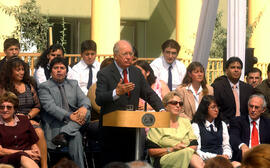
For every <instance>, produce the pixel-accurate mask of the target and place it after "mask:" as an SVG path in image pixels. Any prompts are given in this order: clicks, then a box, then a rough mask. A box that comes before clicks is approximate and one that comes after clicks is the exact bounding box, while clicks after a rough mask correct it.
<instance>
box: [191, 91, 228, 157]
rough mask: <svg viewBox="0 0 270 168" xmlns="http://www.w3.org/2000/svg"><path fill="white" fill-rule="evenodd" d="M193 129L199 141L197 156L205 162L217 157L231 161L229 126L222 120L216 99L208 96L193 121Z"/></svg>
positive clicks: (202, 101) (203, 100) (203, 99)
mask: <svg viewBox="0 0 270 168" xmlns="http://www.w3.org/2000/svg"><path fill="white" fill-rule="evenodd" d="M192 128H193V130H194V133H195V135H196V136H197V140H198V148H197V154H198V155H200V157H201V158H202V159H203V160H206V159H210V158H213V157H216V156H222V157H224V158H226V159H231V157H232V149H231V146H230V143H229V138H230V137H229V134H228V129H227V125H226V124H225V122H223V121H222V120H221V118H220V113H219V109H218V106H217V104H216V100H215V97H214V96H212V95H206V96H204V97H203V98H202V100H201V103H200V105H199V107H198V109H197V112H196V113H195V115H194V117H193V119H192Z"/></svg>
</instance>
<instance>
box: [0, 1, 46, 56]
mask: <svg viewBox="0 0 270 168" xmlns="http://www.w3.org/2000/svg"><path fill="white" fill-rule="evenodd" d="M0 8H1V9H2V11H3V12H4V13H6V14H7V15H9V16H14V17H15V19H16V21H17V23H18V24H17V26H16V28H15V31H14V32H13V33H12V36H13V37H15V38H20V39H23V42H22V44H21V45H22V48H23V49H24V50H25V51H27V50H28V49H29V48H31V47H33V46H37V48H38V51H42V50H43V49H45V48H47V41H48V40H47V36H48V30H49V27H50V26H51V24H50V23H49V22H48V17H46V16H43V15H41V14H40V9H39V7H38V6H37V4H36V0H29V1H27V2H26V3H24V4H22V5H20V6H14V7H6V6H3V5H2V6H0ZM5 38H7V37H5Z"/></svg>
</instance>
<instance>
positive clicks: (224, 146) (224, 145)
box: [192, 120, 232, 160]
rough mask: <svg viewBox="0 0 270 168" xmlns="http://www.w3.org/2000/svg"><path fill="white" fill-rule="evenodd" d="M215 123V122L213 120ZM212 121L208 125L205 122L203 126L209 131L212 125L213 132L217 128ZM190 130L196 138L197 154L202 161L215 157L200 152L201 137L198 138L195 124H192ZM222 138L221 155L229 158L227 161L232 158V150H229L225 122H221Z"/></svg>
mask: <svg viewBox="0 0 270 168" xmlns="http://www.w3.org/2000/svg"><path fill="white" fill-rule="evenodd" d="M214 121H215V120H214ZM214 121H213V122H212V123H210V122H209V121H207V120H206V122H205V124H204V126H205V128H206V129H207V130H208V131H210V125H211V124H212V125H213V129H214V131H217V127H216V126H215V123H214ZM192 128H193V131H194V133H195V135H196V136H197V138H198V139H197V141H198V147H197V154H198V155H199V156H200V157H201V158H202V159H203V160H206V159H210V158H213V157H216V156H217V154H215V153H210V152H203V151H201V136H200V129H199V126H198V124H197V123H192ZM222 128H223V130H222V138H223V142H222V149H223V155H227V156H228V157H229V159H231V158H232V149H231V145H230V142H229V140H230V136H229V133H228V128H227V125H226V124H225V122H223V121H222Z"/></svg>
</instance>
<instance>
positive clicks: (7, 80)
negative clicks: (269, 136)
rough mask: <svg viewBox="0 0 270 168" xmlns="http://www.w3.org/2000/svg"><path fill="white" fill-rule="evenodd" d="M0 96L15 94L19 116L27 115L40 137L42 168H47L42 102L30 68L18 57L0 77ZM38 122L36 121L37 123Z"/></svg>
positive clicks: (8, 64)
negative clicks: (39, 121) (40, 118)
mask: <svg viewBox="0 0 270 168" xmlns="http://www.w3.org/2000/svg"><path fill="white" fill-rule="evenodd" d="M0 86H1V91H0V95H2V94H4V93H5V92H6V91H10V92H13V93H15V94H16V95H17V97H18V99H19V105H18V109H17V114H18V115H25V116H26V117H27V118H28V119H29V120H30V122H31V124H32V125H33V127H34V128H35V131H36V133H37V135H38V137H39V140H38V142H37V145H38V147H39V148H40V150H41V167H44V168H46V167H47V145H46V140H45V137H44V132H43V130H42V129H41V128H40V126H39V123H38V122H36V121H37V120H38V114H39V112H40V102H39V98H38V95H37V92H36V84H35V82H34V80H33V79H32V78H31V77H30V75H29V67H28V64H26V63H25V62H24V61H23V60H21V59H20V58H18V57H12V58H10V59H9V60H8V61H7V62H6V64H5V65H4V67H3V71H1V76H0ZM35 120H36V121H35Z"/></svg>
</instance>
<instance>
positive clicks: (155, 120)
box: [103, 110, 170, 160]
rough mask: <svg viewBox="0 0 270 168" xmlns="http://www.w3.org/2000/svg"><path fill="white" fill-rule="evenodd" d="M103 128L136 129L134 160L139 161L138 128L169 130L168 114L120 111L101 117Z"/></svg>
mask: <svg viewBox="0 0 270 168" xmlns="http://www.w3.org/2000/svg"><path fill="white" fill-rule="evenodd" d="M103 126H112V127H131V128H136V146H135V148H136V149H135V151H136V153H135V160H139V144H140V128H146V127H148V128H169V127H170V113H169V112H146V111H121V110H116V111H113V112H110V113H107V114H105V115H103Z"/></svg>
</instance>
